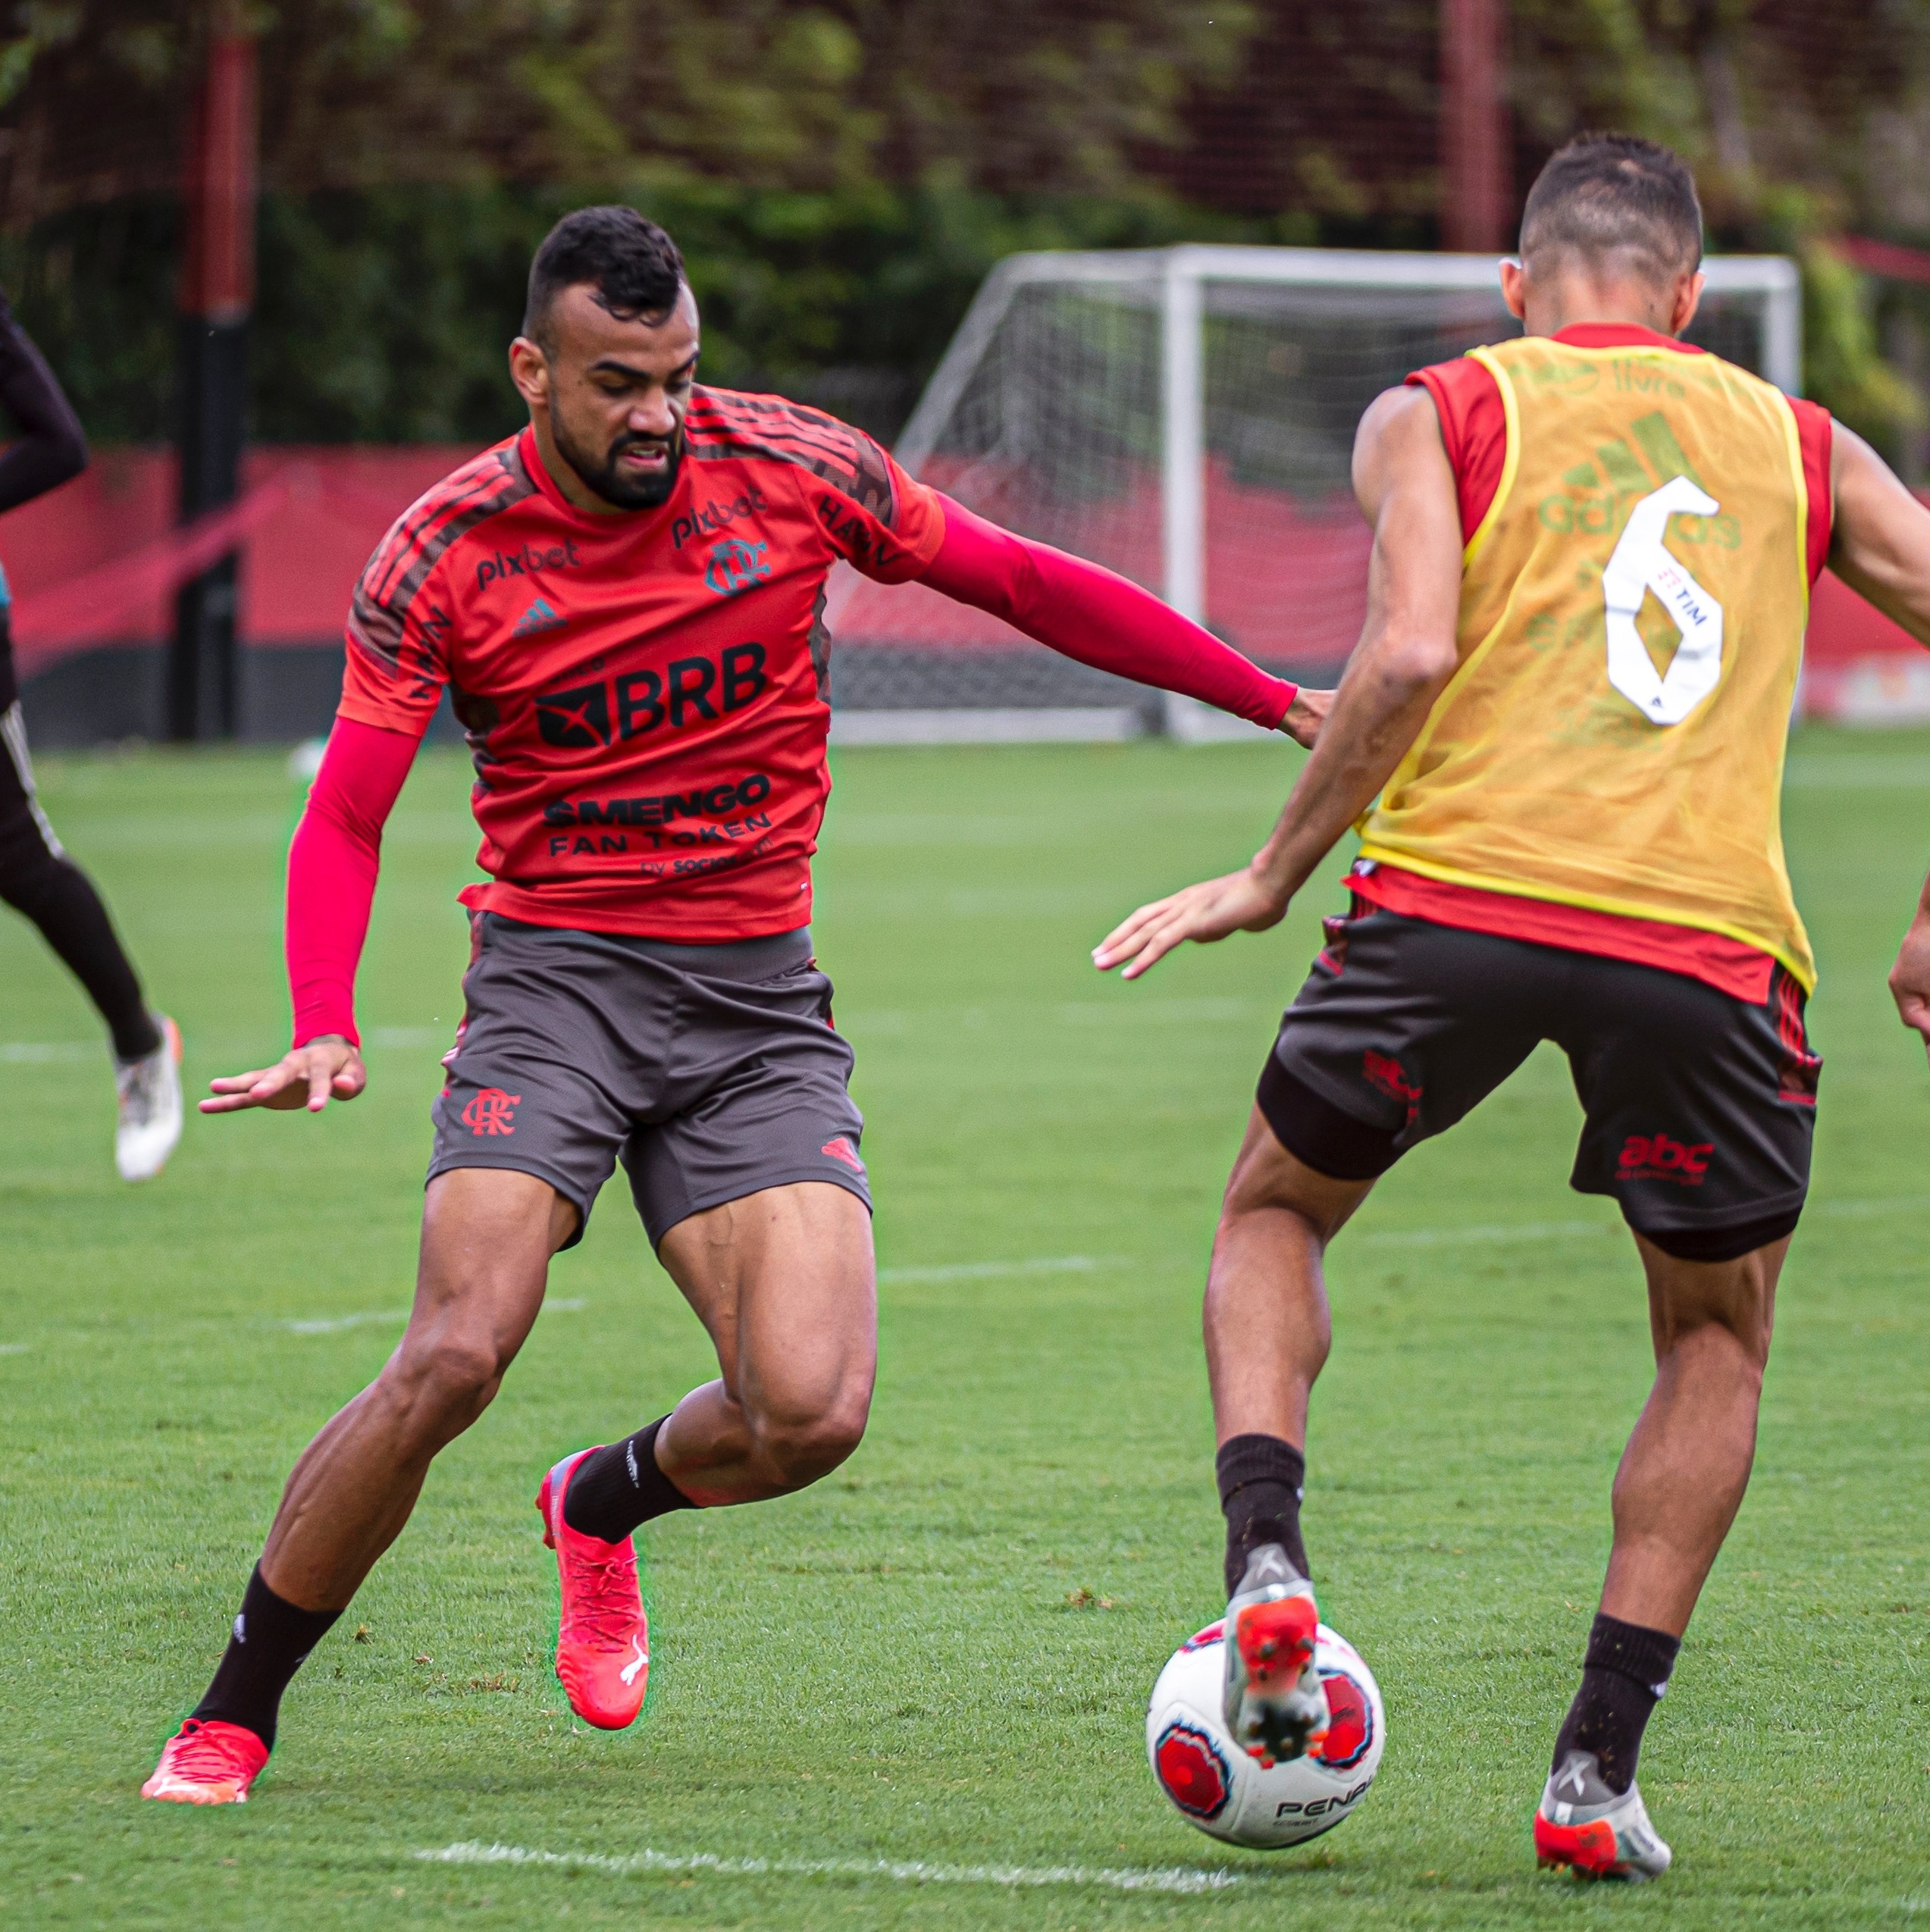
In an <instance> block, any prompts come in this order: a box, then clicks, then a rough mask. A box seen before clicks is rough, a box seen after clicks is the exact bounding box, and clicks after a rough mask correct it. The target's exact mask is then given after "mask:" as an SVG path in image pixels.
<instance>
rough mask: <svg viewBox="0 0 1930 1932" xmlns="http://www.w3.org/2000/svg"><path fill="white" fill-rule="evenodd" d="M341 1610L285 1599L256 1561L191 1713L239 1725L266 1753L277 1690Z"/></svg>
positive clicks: (277, 1701) (271, 1735)
mask: <svg viewBox="0 0 1930 1932" xmlns="http://www.w3.org/2000/svg"><path fill="white" fill-rule="evenodd" d="M341 1614H342V1613H341V1612H340V1611H339V1610H300V1609H297V1608H296V1606H295V1605H293V1604H292V1603H288V1602H284V1600H283V1599H281V1598H280V1597H278V1596H277V1595H275V1593H274V1591H273V1590H271V1589H269V1588H268V1585H267V1584H265V1583H263V1582H262V1569H261V1565H260V1564H256V1565H255V1573H254V1575H253V1576H252V1577H249V1580H248V1588H247V1589H246V1592H244V1593H243V1596H242V1599H241V1614H240V1616H239V1617H237V1618H236V1619H235V1620H234V1633H233V1636H230V1638H229V1639H228V1647H227V1654H226V1655H224V1657H223V1658H222V1659H221V1668H220V1669H219V1670H218V1671H216V1672H215V1681H214V1682H213V1683H211V1684H210V1685H209V1686H208V1695H207V1696H205V1697H204V1698H203V1699H202V1700H201V1702H199V1704H197V1705H196V1706H195V1707H194V1714H195V1716H196V1717H197V1718H215V1719H217V1720H218V1721H220V1722H221V1723H222V1724H241V1725H243V1726H245V1727H246V1728H247V1729H248V1730H252V1732H253V1733H255V1736H257V1737H258V1738H259V1739H261V1740H262V1743H264V1744H265V1745H266V1746H268V1749H270V1750H271V1751H272V1750H273V1749H274V1721H275V1713H276V1712H277V1711H279V1710H280V1708H281V1693H282V1692H284V1691H285V1690H286V1689H287V1688H288V1685H289V1680H290V1679H291V1678H292V1677H293V1676H294V1674H295V1673H296V1671H299V1669H300V1668H301V1667H302V1664H304V1663H305V1661H307V1658H308V1655H309V1652H310V1651H312V1649H314V1648H315V1645H317V1644H318V1643H319V1642H321V1640H322V1639H323V1637H324V1636H326V1635H327V1632H328V1627H329V1626H330V1625H331V1624H333V1623H334V1621H335V1620H336V1618H337V1617H339V1616H340V1615H341Z"/></svg>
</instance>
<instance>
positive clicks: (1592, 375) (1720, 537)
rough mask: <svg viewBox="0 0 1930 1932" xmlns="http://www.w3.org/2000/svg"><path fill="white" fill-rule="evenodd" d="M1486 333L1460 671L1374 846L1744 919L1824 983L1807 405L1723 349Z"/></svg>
mask: <svg viewBox="0 0 1930 1932" xmlns="http://www.w3.org/2000/svg"><path fill="white" fill-rule="evenodd" d="M1471 353H1472V354H1473V355H1475V356H1476V357H1477V358H1478V359H1479V360H1480V362H1482V363H1483V364H1484V365H1485V366H1486V367H1487V368H1488V369H1489V370H1490V371H1491V372H1492V373H1493V376H1494V379H1495V380H1496V383H1497V384H1499V387H1500V390H1501V399H1502V406H1503V407H1504V409H1505V412H1506V415H1507V422H1508V446H1507V456H1506V459H1505V463H1504V465H1503V468H1502V475H1501V482H1500V484H1499V487H1498V488H1497V490H1496V492H1495V498H1494V502H1493V504H1492V506H1490V509H1489V510H1488V513H1487V516H1486V517H1485V518H1484V519H1483V521H1482V523H1481V527H1480V529H1478V530H1477V531H1475V533H1474V536H1473V537H1472V538H1471V540H1470V541H1469V543H1468V547H1467V551H1466V553H1465V557H1464V559H1463V563H1462V587H1461V615H1460V622H1459V643H1460V656H1461V665H1460V669H1458V671H1457V672H1455V675H1454V678H1453V679H1452V681H1451V682H1450V683H1449V685H1448V687H1447V688H1446V690H1444V691H1443V693H1442V694H1441V695H1440V698H1439V699H1438V700H1437V701H1436V703H1435V705H1434V708H1433V711H1432V712H1430V714H1429V715H1428V719H1427V723H1426V724H1425V725H1424V726H1423V727H1422V728H1421V734H1420V736H1419V737H1417V738H1416V739H1415V742H1414V744H1413V747H1412V748H1411V750H1409V751H1408V754H1407V756H1405V758H1404V759H1402V761H1401V763H1400V766H1399V769H1397V770H1396V772H1395V773H1394V775H1393V777H1392V778H1390V780H1389V781H1388V782H1387V786H1386V791H1385V792H1384V793H1383V794H1382V797H1381V798H1380V801H1379V802H1378V803H1377V804H1376V805H1375V806H1374V808H1373V809H1372V810H1371V812H1370V813H1368V816H1367V818H1366V819H1365V820H1364V822H1363V823H1362V826H1361V831H1362V838H1363V842H1362V846H1361V856H1363V857H1364V858H1368V859H1375V860H1384V861H1386V863H1388V864H1390V865H1394V866H1402V867H1405V869H1407V870H1408V871H1410V872H1418V873H1421V874H1422V875H1425V876H1426V877H1427V878H1438V879H1446V880H1449V881H1452V882H1455V883H1456V884H1459V885H1471V886H1478V887H1481V888H1484V889H1486V890H1487V891H1493V892H1512V893H1517V894H1521V895H1522V896H1524V897H1528V898H1531V899H1546V900H1557V901H1559V902H1560V903H1564V904H1567V905H1571V906H1584V907H1591V908H1593V909H1594V910H1596V911H1600V912H1608V913H1622V914H1625V915H1628V916H1632V917H1635V918H1638V919H1660V920H1664V921H1666V922H1669V923H1671V924H1673V925H1687V926H1696V927H1700V928H1703V929H1704V930H1706V931H1708V932H1719V933H1725V934H1726V935H1728V936H1729V937H1730V938H1733V939H1739V940H1741V941H1744V943H1745V944H1749V945H1752V946H1756V947H1760V948H1761V949H1762V950H1763V951H1765V952H1766V953H1771V954H1773V955H1774V957H1776V958H1777V959H1778V960H1781V962H1782V963H1783V964H1784V966H1787V968H1788V969H1789V970H1790V971H1791V972H1792V973H1793V974H1794V975H1795V976H1796V978H1797V979H1798V980H1800V982H1802V984H1803V986H1804V987H1805V988H1813V986H1814V985H1815V983H1816V966H1815V962H1814V960H1813V958H1812V957H1811V954H1810V951H1809V938H1808V935H1806V933H1805V932H1803V922H1802V920H1801V919H1800V917H1799V916H1797V910H1796V904H1795V901H1794V899H1793V897H1791V893H1790V887H1789V875H1788V872H1787V868H1786V867H1785V866H1784V861H1783V845H1782V821H1781V789H1782V766H1783V754H1784V747H1785V743H1786V741H1787V737H1788V730H1789V714H1790V706H1791V703H1792V701H1793V700H1794V695H1795V690H1796V677H1797V670H1798V668H1799V666H1800V662H1801V659H1802V653H1803V629H1804V627H1805V625H1806V623H1807V622H1808V620H1809V570H1808V565H1807V557H1806V543H1807V524H1808V516H1809V499H1808V493H1807V490H1806V487H1805V485H1804V482H1803V459H1802V449H1801V445H1800V441H1799V439H1798V436H1797V424H1796V416H1795V412H1794V411H1793V410H1792V409H1791V408H1790V406H1789V404H1788V402H1787V399H1785V398H1784V396H1783V395H1782V393H1781V391H1779V390H1776V389H1775V388H1774V387H1772V386H1771V385H1770V384H1768V383H1766V382H1763V381H1761V380H1759V379H1758V378H1757V377H1754V376H1752V375H1750V374H1748V372H1747V371H1745V370H1742V369H1739V368H1735V367H1734V365H1731V364H1730V363H1728V362H1722V361H1721V360H1719V359H1718V358H1717V357H1715V356H1713V355H1692V354H1685V353H1684V352H1682V351H1681V350H1678V349H1665V348H1662V347H1659V346H1646V345H1635V346H1628V347H1621V348H1612V349H1581V348H1575V347H1571V346H1569V345H1568V344H1566V343H1560V342H1557V341H1556V340H1552V338H1550V337H1545V336H1528V337H1523V338H1521V340H1518V341H1515V342H1509V343H1501V344H1499V346H1496V347H1494V348H1492V349H1474V350H1473V351H1471Z"/></svg>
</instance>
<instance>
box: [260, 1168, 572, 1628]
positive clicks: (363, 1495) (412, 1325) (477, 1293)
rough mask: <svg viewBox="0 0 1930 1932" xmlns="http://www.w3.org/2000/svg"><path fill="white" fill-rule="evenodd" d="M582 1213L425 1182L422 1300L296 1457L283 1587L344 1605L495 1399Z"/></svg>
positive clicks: (279, 1553)
mask: <svg viewBox="0 0 1930 1932" xmlns="http://www.w3.org/2000/svg"><path fill="white" fill-rule="evenodd" d="M575 1228H576V1209H575V1207H574V1206H573V1205H572V1204H571V1203H569V1201H566V1200H564V1199H563V1198H562V1195H559V1194H558V1193H557V1191H556V1189H555V1188H553V1187H551V1186H550V1184H549V1182H547V1181H543V1180H539V1179H537V1178H536V1177H535V1176H534V1175H531V1174H519V1173H512V1172H511V1171H509V1170H506V1169H503V1168H497V1167H464V1168H458V1169H456V1170H454V1171H453V1172H452V1173H446V1174H440V1175H438V1176H437V1177H436V1179H434V1180H433V1181H431V1182H430V1183H429V1186H428V1193H427V1195H426V1197H425V1206H424V1210H423V1217H422V1245H421V1260H420V1263H419V1266H418V1273H417V1276H416V1285H415V1307H414V1309H413V1310H412V1312H411V1314H410V1315H409V1327H408V1330H407V1332H406V1333H405V1334H404V1335H403V1339H402V1340H401V1342H400V1343H399V1345H397V1347H396V1351H395V1353H394V1354H393V1355H391V1356H390V1357H389V1359H388V1361H387V1362H386V1363H385V1364H384V1365H383V1368H382V1372H381V1374H380V1375H378V1376H377V1377H376V1379H374V1381H373V1382H371V1383H370V1384H369V1386H368V1387H367V1388H366V1389H364V1390H363V1391H362V1393H361V1394H360V1395H358V1396H357V1397H356V1398H355V1400H354V1401H352V1402H351V1403H349V1405H348V1406H347V1408H345V1409H343V1411H341V1413H340V1414H339V1415H337V1416H336V1417H334V1420H332V1421H331V1422H330V1423H328V1424H327V1426H326V1427H324V1429H323V1430H322V1432H321V1434H320V1435H318V1436H317V1437H316V1438H315V1440H314V1441H313V1442H311V1443H310V1444H309V1446H308V1448H306V1449H305V1450H304V1451H302V1457H301V1460H300V1461H299V1462H297V1463H296V1465H295V1467H294V1470H293V1473H291V1474H290V1476H289V1479H288V1486H287V1489H286V1490H285V1491H284V1492H283V1495H282V1499H281V1507H280V1509H279V1510H277V1511H276V1513H275V1520H274V1527H273V1528H272V1529H271V1530H270V1531H269V1532H268V1546H267V1548H265V1550H264V1551H263V1552H262V1578H263V1580H264V1581H265V1582H266V1583H267V1584H268V1587H269V1588H270V1589H271V1590H273V1591H274V1593H275V1594H276V1595H277V1596H279V1597H280V1598H282V1599H284V1601H286V1602H290V1603H293V1604H296V1605H299V1606H300V1607H301V1608H303V1609H306V1610H320V1611H329V1610H332V1611H340V1610H343V1609H345V1608H347V1606H348V1603H349V1599H351V1598H352V1596H353V1595H355V1593H356V1590H357V1589H359V1587H360V1586H361V1583H362V1579H363V1578H364V1577H365V1576H367V1575H368V1573H369V1571H370V1570H371V1569H373V1568H374V1566H375V1562H376V1559H377V1558H378V1557H380V1556H381V1554H382V1552H384V1550H386V1549H387V1548H388V1547H389V1545H390V1544H391V1543H392V1542H394V1541H395V1539H396V1537H397V1536H399V1534H400V1533H401V1532H402V1527H403V1524H404V1523H406V1522H407V1521H408V1520H409V1514H410V1513H411V1511H413V1510H414V1508H415V1499H416V1498H417V1497H418V1495H420V1494H421V1489H422V1483H423V1480H424V1479H425V1477H426V1476H428V1473H429V1464H431V1462H432V1461H434V1458H435V1457H436V1456H437V1454H438V1453H439V1452H440V1451H441V1450H442V1449H443V1448H445V1447H446V1445H448V1444H449V1443H450V1442H453V1441H454V1440H455V1439H456V1437H457V1436H459V1435H461V1434H462V1432H463V1431H464V1430H465V1429H467V1428H468V1426H470V1424H471V1423H473V1422H474V1421H475V1420H476V1418H477V1417H478V1416H480V1415H481V1414H482V1412H483V1411H484V1409H486V1408H487V1407H488V1406H489V1404H490V1401H492V1400H493V1398H494V1397H495V1395H496V1392H497V1389H498V1387H499V1386H500V1385H501V1382H502V1379H503V1373H504V1372H505V1371H506V1370H507V1369H508V1367H509V1364H511V1363H512V1361H515V1357H516V1354H517V1351H519V1349H520V1348H522V1345H523V1342H524V1341H525V1339H526V1338H527V1336H528V1334H529V1331H530V1329H531V1326H533V1325H534V1323H535V1320H536V1317H537V1310H539V1309H540V1307H542V1305H543V1292H544V1286H545V1284H546V1283H547V1280H548V1278H549V1268H550V1256H551V1255H553V1254H554V1253H555V1252H556V1250H557V1249H558V1248H560V1247H561V1246H562V1244H563V1243H564V1242H566V1241H567V1240H568V1239H569V1237H570V1235H572V1233H573V1232H575Z"/></svg>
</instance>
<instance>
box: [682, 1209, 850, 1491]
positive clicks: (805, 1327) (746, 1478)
mask: <svg viewBox="0 0 1930 1932" xmlns="http://www.w3.org/2000/svg"><path fill="white" fill-rule="evenodd" d="M661 1258H662V1260H663V1265H664V1266H665V1267H666V1268H667V1269H668V1270H669V1271H670V1276H671V1279H672V1280H674V1281H675V1282H676V1284H677V1285H678V1288H679V1289H681V1290H682V1291H683V1293H684V1296H685V1299H686V1300H688V1301H689V1303H690V1304H691V1307H693V1308H694V1310H696V1311H697V1317H698V1319H699V1320H700V1321H701V1322H702V1323H703V1326H704V1327H705V1328H706V1329H707V1330H708V1331H709V1332H710V1339H711V1341H712V1342H713V1343H714V1344H715V1345H716V1350H717V1364H718V1367H719V1369H720V1370H722V1374H721V1375H720V1376H719V1379H717V1380H716V1381H715V1382H706V1383H705V1384H704V1385H703V1387H702V1388H700V1389H693V1390H692V1391H691V1393H690V1394H689V1395H686V1396H685V1398H684V1399H683V1400H682V1401H681V1402H679V1403H678V1404H677V1406H676V1408H675V1410H674V1411H672V1413H671V1415H670V1417H669V1420H668V1421H667V1422H666V1423H665V1424H664V1426H663V1429H661V1430H660V1432H659V1433H658V1436H657V1439H656V1459H657V1462H658V1464H659V1466H660V1467H661V1468H662V1469H663V1472H664V1473H665V1474H666V1476H669V1478H670V1480H672V1482H673V1483H675V1484H676V1486H677V1487H678V1489H681V1491H682V1492H684V1494H685V1495H687V1496H688V1497H689V1498H690V1499H691V1501H693V1502H694V1503H698V1504H700V1505H703V1506H706V1507H711V1506H714V1505H717V1504H719V1503H738V1502H751V1501H756V1500H757V1499H758V1498H760V1497H764V1496H779V1495H785V1494H787V1493H788V1492H790V1491H791V1490H794V1489H803V1488H804V1486H806V1485H807V1484H808V1483H815V1482H816V1481H817V1480H818V1479H819V1477H820V1476H825V1475H828V1474H829V1473H830V1472H831V1471H832V1470H834V1469H835V1468H836V1467H838V1464H840V1463H841V1462H842V1461H844V1458H846V1457H847V1456H848V1455H849V1454H851V1451H853V1450H854V1449H855V1448H857V1445H858V1443H859V1441H860V1439H861V1438H862V1437H863V1434H864V1426H865V1422H866V1418H867V1417H868V1416H869V1414H870V1410H871V1391H872V1384H873V1381H874V1380H875V1379H876V1375H877V1370H878V1285H877V1273H876V1267H875V1264H874V1263H873V1258H872V1251H871V1217H870V1215H869V1213H867V1212H866V1210H865V1207H864V1204H863V1202H861V1201H860V1200H859V1199H858V1198H857V1196H856V1195H853V1194H851V1193H848V1192H847V1191H846V1190H845V1189H844V1188H841V1187H836V1186H833V1185H829V1184H827V1183H826V1182H817V1181H807V1182H802V1183H801V1184H799V1185H797V1186H794V1187H785V1188H767V1189H766V1190H765V1191H763V1193H761V1194H754V1195H747V1196H746V1197H745V1198H744V1199H743V1200H741V1201H729V1202H727V1203H726V1204H725V1205H724V1206H723V1207H713V1208H712V1209H710V1210H709V1211H708V1212H707V1213H702V1214H693V1215H692V1216H691V1217H690V1218H689V1220H686V1221H681V1222H679V1223H678V1225H677V1226H675V1227H674V1228H672V1229H671V1230H670V1232H669V1233H668V1234H667V1235H665V1236H664V1238H663V1248H662V1251H661Z"/></svg>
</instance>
